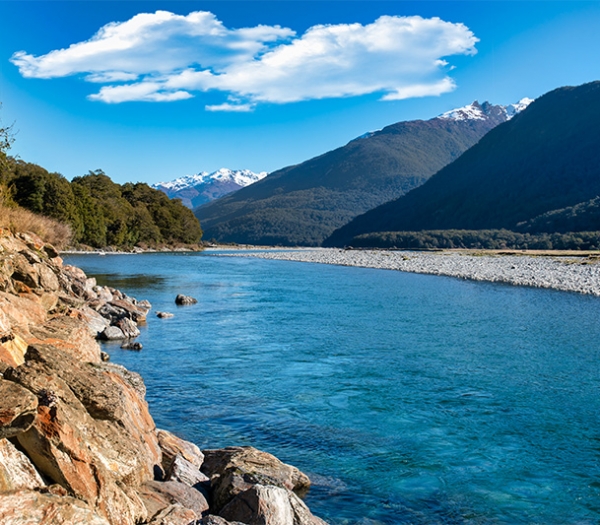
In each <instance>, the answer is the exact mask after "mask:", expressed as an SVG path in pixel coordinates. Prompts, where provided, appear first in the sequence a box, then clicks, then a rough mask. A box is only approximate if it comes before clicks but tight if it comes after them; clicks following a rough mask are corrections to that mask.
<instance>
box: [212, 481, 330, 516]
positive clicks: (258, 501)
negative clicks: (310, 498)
mask: <svg viewBox="0 0 600 525" xmlns="http://www.w3.org/2000/svg"><path fill="white" fill-rule="evenodd" d="M220 515H221V516H222V517H223V518H225V519H227V520H229V521H233V520H237V521H241V522H242V523H246V524H247V525H326V523H325V522H324V521H323V520H321V519H320V518H317V517H316V516H313V515H312V514H311V512H310V511H309V510H308V507H306V505H305V504H304V503H303V502H302V500H300V498H298V496H296V494H294V493H293V492H292V491H290V490H287V489H284V488H282V487H275V486H272V485H267V486H265V485H254V486H252V487H251V488H249V489H248V490H245V491H244V492H241V493H239V494H238V495H237V496H236V497H235V498H233V499H232V500H231V501H230V502H229V503H228V504H227V505H225V507H223V509H221V512H220Z"/></svg>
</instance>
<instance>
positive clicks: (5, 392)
mask: <svg viewBox="0 0 600 525" xmlns="http://www.w3.org/2000/svg"><path fill="white" fill-rule="evenodd" d="M37 406H38V400H37V398H36V397H35V396H34V395H33V394H32V393H31V392H30V391H29V390H27V389H25V388H23V387H22V386H20V385H17V384H16V383H12V382H11V381H4V380H2V379H0V440H2V439H4V438H10V437H14V436H16V435H17V434H20V433H21V432H25V431H27V430H29V428H30V427H31V425H32V424H33V421H34V419H35V416H36V414H37Z"/></svg>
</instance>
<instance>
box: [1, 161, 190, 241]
mask: <svg viewBox="0 0 600 525" xmlns="http://www.w3.org/2000/svg"><path fill="white" fill-rule="evenodd" d="M2 177H3V182H4V187H5V188H6V189H7V190H6V192H7V194H8V196H9V198H10V199H11V200H12V201H13V202H14V203H16V204H17V205H19V206H22V207H23V208H26V209H28V210H30V211H32V212H34V213H38V214H41V215H44V216H46V217H50V218H53V219H56V220H58V221H62V222H65V223H67V224H69V225H70V226H71V228H72V230H73V242H74V243H76V244H82V245H87V246H91V247H94V248H103V247H106V246H115V247H120V248H126V247H127V248H131V247H134V246H143V247H154V246H158V245H170V244H177V243H185V244H195V243H198V242H199V241H200V238H201V236H202V230H201V229H200V225H199V223H198V220H197V219H196V217H194V215H193V213H192V212H191V210H189V209H187V208H186V207H185V206H183V205H182V204H181V202H180V201H178V200H170V199H169V198H168V197H167V196H166V195H165V194H164V193H162V192H161V191H158V190H154V189H152V188H150V187H149V186H148V185H147V184H144V183H136V184H133V183H126V184H123V185H120V184H117V183H115V182H113V181H112V180H111V179H110V178H109V177H108V176H107V175H105V174H104V173H103V172H102V171H101V170H97V171H95V172H90V173H88V174H87V175H84V176H82V177H76V178H74V179H73V181H72V182H69V181H68V180H67V179H66V178H64V177H63V176H62V175H60V174H58V173H50V172H48V171H47V170H45V169H44V168H42V167H41V166H38V165H36V164H31V163H28V162H24V161H22V160H15V159H12V158H10V157H8V158H6V157H5V169H4V170H3V173H2Z"/></svg>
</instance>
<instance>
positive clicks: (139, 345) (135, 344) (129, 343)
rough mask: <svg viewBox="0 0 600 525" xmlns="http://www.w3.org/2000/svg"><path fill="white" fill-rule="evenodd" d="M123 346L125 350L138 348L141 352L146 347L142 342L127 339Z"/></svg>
mask: <svg viewBox="0 0 600 525" xmlns="http://www.w3.org/2000/svg"><path fill="white" fill-rule="evenodd" d="M121 348H122V349H123V350H136V351H138V352H139V351H140V350H141V349H142V348H144V347H143V346H142V343H138V342H136V341H127V342H125V343H123V344H122V345H121Z"/></svg>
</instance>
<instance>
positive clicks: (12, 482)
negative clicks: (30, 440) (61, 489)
mask: <svg viewBox="0 0 600 525" xmlns="http://www.w3.org/2000/svg"><path fill="white" fill-rule="evenodd" d="M44 485H45V483H44V481H43V480H42V478H41V476H40V474H39V472H38V471H37V470H36V468H35V466H34V465H33V463H32V462H31V461H30V460H29V458H28V457H27V456H26V455H25V454H23V452H21V451H20V450H17V448H16V447H15V446H14V445H13V444H12V443H11V442H10V441H9V440H8V439H0V493H3V492H13V491H15V490H22V489H31V490H33V489H38V488H41V487H43V486H44Z"/></svg>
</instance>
